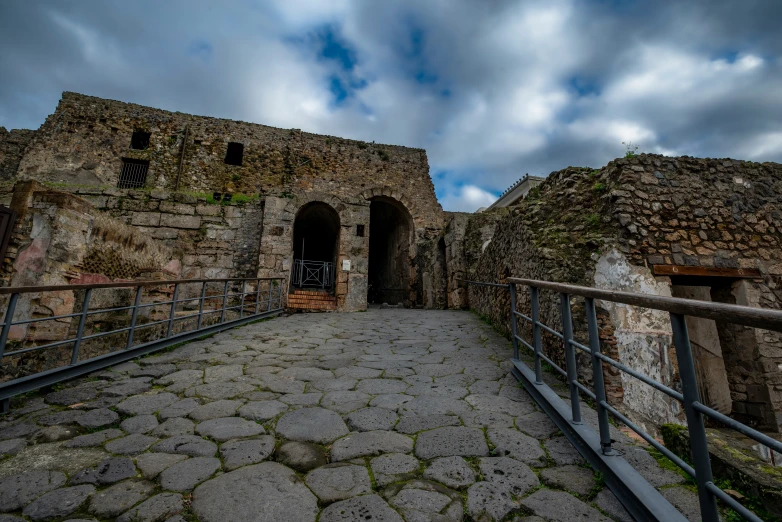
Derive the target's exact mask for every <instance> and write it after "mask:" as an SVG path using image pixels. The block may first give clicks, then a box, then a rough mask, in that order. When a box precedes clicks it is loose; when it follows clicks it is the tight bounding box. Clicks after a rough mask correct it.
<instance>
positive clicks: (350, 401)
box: [320, 391, 371, 414]
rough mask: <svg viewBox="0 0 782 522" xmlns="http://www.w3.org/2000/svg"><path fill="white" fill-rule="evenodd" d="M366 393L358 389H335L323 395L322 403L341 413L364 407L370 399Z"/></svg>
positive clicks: (324, 406)
mask: <svg viewBox="0 0 782 522" xmlns="http://www.w3.org/2000/svg"><path fill="white" fill-rule="evenodd" d="M370 398H371V397H370V396H369V395H367V394H366V393H362V392H357V391H335V392H328V393H326V394H325V395H323V398H322V399H321V401H320V405H321V407H323V408H328V409H330V410H334V411H336V412H339V413H343V414H344V413H348V412H349V411H353V410H357V409H359V408H363V407H364V406H366V405H367V403H368V402H369V400H370Z"/></svg>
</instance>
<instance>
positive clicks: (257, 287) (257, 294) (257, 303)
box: [255, 279, 261, 315]
mask: <svg viewBox="0 0 782 522" xmlns="http://www.w3.org/2000/svg"><path fill="white" fill-rule="evenodd" d="M260 304H261V280H260V279H258V280H257V281H255V315H258V307H259V306H260Z"/></svg>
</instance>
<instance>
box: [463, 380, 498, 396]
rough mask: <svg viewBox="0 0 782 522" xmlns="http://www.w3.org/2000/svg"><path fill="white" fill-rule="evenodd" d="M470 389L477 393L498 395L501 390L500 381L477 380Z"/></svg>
mask: <svg viewBox="0 0 782 522" xmlns="http://www.w3.org/2000/svg"><path fill="white" fill-rule="evenodd" d="M468 389H469V390H470V393H473V394H475V395H497V394H498V393H499V392H500V383H499V382H497V381H483V380H479V381H475V382H474V383H472V384H471V385H470V386H469V387H468Z"/></svg>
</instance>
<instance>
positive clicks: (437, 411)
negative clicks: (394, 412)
mask: <svg viewBox="0 0 782 522" xmlns="http://www.w3.org/2000/svg"><path fill="white" fill-rule="evenodd" d="M471 410H472V408H471V407H470V405H469V404H467V403H466V402H464V401H463V400H460V399H450V398H448V397H440V396H437V395H423V396H421V397H416V398H414V399H413V400H411V401H409V402H406V403H405V404H403V405H401V406H400V407H399V413H401V414H402V415H403V416H404V415H422V416H427V415H463V414H465V413H468V412H469V411H471Z"/></svg>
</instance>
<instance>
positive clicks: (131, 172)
mask: <svg viewBox="0 0 782 522" xmlns="http://www.w3.org/2000/svg"><path fill="white" fill-rule="evenodd" d="M147 172H149V161H148V160H137V159H131V158H122V170H121V171H120V173H119V182H118V183H117V187H118V188H142V187H144V185H146V183H147Z"/></svg>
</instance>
